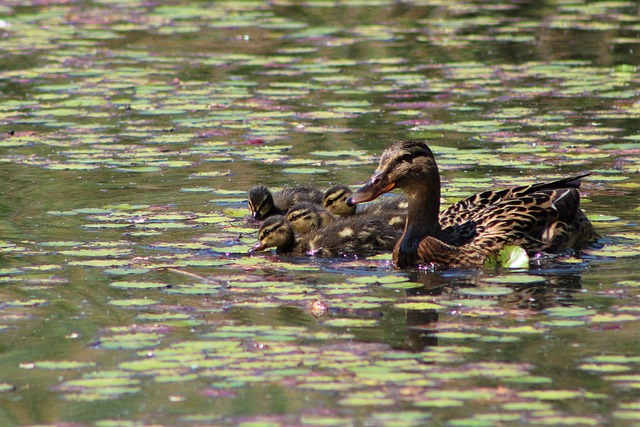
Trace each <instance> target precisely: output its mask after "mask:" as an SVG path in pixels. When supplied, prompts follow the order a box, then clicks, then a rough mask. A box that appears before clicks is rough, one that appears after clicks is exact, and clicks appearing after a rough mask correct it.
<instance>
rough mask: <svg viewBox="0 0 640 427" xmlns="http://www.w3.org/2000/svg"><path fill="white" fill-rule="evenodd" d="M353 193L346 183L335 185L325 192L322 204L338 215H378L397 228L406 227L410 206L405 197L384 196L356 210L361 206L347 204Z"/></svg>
mask: <svg viewBox="0 0 640 427" xmlns="http://www.w3.org/2000/svg"><path fill="white" fill-rule="evenodd" d="M352 194H353V191H351V189H350V188H349V187H347V186H346V185H335V186H333V187H331V188H330V189H328V190H327V191H326V192H325V193H324V198H323V199H322V204H323V205H324V207H325V208H326V209H327V210H328V211H329V212H331V213H332V214H334V215H337V216H342V217H346V216H350V215H363V216H370V217H377V218H379V219H380V220H382V221H385V222H387V223H388V224H389V225H391V226H393V227H395V228H399V229H403V228H404V222H405V220H406V218H407V207H408V206H409V205H408V203H407V199H406V198H405V197H402V196H394V197H384V198H382V199H379V200H377V201H376V203H370V204H368V205H363V206H362V208H361V209H358V210H357V211H356V208H357V207H358V208H359V207H360V206H356V205H353V206H349V205H348V204H347V200H348V199H349V197H351V195H352Z"/></svg>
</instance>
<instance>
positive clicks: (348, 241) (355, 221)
mask: <svg viewBox="0 0 640 427" xmlns="http://www.w3.org/2000/svg"><path fill="white" fill-rule="evenodd" d="M399 237H400V232H399V231H397V230H394V229H393V228H392V227H390V226H389V225H388V224H385V223H384V222H381V221H380V220H377V219H373V218H358V217H349V218H345V219H340V220H336V221H334V222H333V223H331V224H329V225H328V226H326V227H325V228H323V229H320V230H314V231H311V232H309V233H307V234H305V235H302V236H298V238H296V237H295V234H294V231H293V227H291V224H290V223H289V221H287V219H286V218H285V217H284V216H282V215H273V216H270V217H269V218H267V219H266V220H265V221H264V222H263V223H262V225H261V226H260V230H259V231H258V242H257V243H256V244H255V245H254V246H253V247H252V248H251V249H250V250H249V252H255V251H262V250H265V249H267V248H270V247H275V248H276V253H278V254H286V253H294V254H307V255H318V256H339V255H344V256H348V255H369V254H374V253H378V252H381V251H385V250H390V249H391V248H393V245H394V243H395V241H396V240H397V239H398V238H399Z"/></svg>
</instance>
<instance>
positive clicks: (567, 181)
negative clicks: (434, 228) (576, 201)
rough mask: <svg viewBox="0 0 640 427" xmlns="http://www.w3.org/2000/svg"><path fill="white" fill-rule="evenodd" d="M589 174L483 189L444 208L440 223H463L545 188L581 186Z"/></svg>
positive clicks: (446, 224)
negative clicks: (501, 203) (495, 206)
mask: <svg viewBox="0 0 640 427" xmlns="http://www.w3.org/2000/svg"><path fill="white" fill-rule="evenodd" d="M588 175H591V174H590V173H585V174H582V175H577V176H574V177H570V178H564V179H559V180H556V181H550V182H541V183H537V184H532V185H523V186H520V187H514V188H506V189H503V190H495V191H483V192H482V193H478V194H474V195H473V196H470V197H468V198H466V199H464V200H461V201H459V202H457V203H454V204H453V205H451V206H449V207H448V208H447V209H445V210H443V211H442V212H441V213H440V215H439V219H440V224H441V225H442V227H450V226H454V225H458V224H462V223H464V222H466V221H468V220H469V219H471V218H472V217H474V216H475V215H477V214H478V213H482V212H483V211H484V210H486V209H488V208H489V207H490V206H492V205H495V204H498V203H500V202H502V201H503V200H508V199H517V198H519V197H523V196H526V195H528V194H531V193H535V192H539V191H544V190H553V189H561V188H579V187H580V179H581V178H584V177H585V176H588Z"/></svg>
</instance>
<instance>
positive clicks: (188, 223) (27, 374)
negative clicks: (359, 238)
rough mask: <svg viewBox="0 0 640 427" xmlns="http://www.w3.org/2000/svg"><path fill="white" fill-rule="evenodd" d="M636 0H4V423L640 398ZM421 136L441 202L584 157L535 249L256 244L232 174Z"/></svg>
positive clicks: (324, 173)
mask: <svg viewBox="0 0 640 427" xmlns="http://www.w3.org/2000/svg"><path fill="white" fill-rule="evenodd" d="M639 33H640V20H639V19H638V16H637V6H636V5H635V4H634V3H632V2H625V1H607V2H591V3H587V4H582V3H567V2H560V3H558V2H518V3H512V2H503V3H500V2H493V4H491V5H488V4H484V3H482V4H481V3H471V4H469V2H466V1H447V2H440V1H410V2H402V3H398V2H386V1H378V2H366V4H365V2H358V1H344V2H338V3H336V2H323V1H312V2H289V1H274V2H268V3H263V2H215V3H209V2H192V3H187V4H183V3H180V2H173V3H172V2H169V3H167V2H153V1H152V2H148V1H145V2H142V1H140V2H136V1H134V2H118V1H90V2H73V1H71V2H56V1H46V2H41V1H32V2H24V1H20V2H17V1H9V2H8V3H7V2H5V3H4V5H3V6H0V34H1V35H2V46H3V48H2V51H1V52H0V58H1V61H0V88H1V90H0V123H1V124H2V129H3V132H2V134H3V136H2V137H1V138H0V161H1V162H2V168H0V174H1V176H0V179H1V181H2V182H3V183H4V185H3V186H2V188H3V190H2V201H1V202H0V212H1V213H2V215H0V216H1V219H0V230H1V231H2V239H3V240H2V242H0V243H1V245H0V250H1V251H2V258H1V260H2V266H1V267H0V280H2V286H0V307H2V312H1V314H0V337H1V338H2V339H1V342H2V344H1V345H0V421H1V424H2V425H8V426H10V425H43V424H44V425H62V424H64V423H69V424H73V425H97V426H112V425H114V426H115V425H118V426H121V425H166V426H173V425H185V426H197V425H245V426H250V425H251V426H255V425H260V426H289V425H338V426H351V425H372V426H393V425H403V426H407V425H426V424H429V423H431V424H433V425H451V426H467V425H469V426H484V425H496V424H501V425H526V424H531V425H636V424H637V423H638V422H639V421H640V417H639V416H638V413H640V411H638V409H639V408H640V398H639V397H638V392H637V390H638V388H639V387H640V381H639V379H640V347H639V344H638V339H637V337H638V335H639V333H640V322H639V319H640V305H639V303H638V301H639V300H638V297H639V295H640V292H639V291H638V289H639V285H640V274H639V273H638V269H637V266H636V265H637V262H638V259H639V256H640V234H638V212H639V210H640V203H639V194H640V190H639V188H640V180H639V178H638V171H639V170H640V165H639V162H638V158H639V156H638V154H639V152H640V146H639V145H638V139H639V137H638V135H637V132H638V121H637V116H638V114H639V113H640V95H639V93H640V92H639V86H640V85H639V81H640V79H639V78H638V70H637V67H638V62H639V60H638V58H639V57H638V55H637V52H638V49H640V34H639ZM408 137H411V138H424V139H427V140H428V141H429V143H430V145H431V147H432V149H433V151H434V152H435V154H436V156H437V159H438V163H439V166H440V169H441V172H442V180H443V186H444V189H443V197H444V201H443V202H444V203H451V202H454V201H456V200H458V199H459V198H462V197H466V196H467V195H469V194H473V193H475V192H478V191H482V190H484V189H486V188H492V187H504V186H510V185H516V184H522V183H530V182H533V181H535V180H545V179H554V178H557V177H560V176H565V175H570V174H577V173H581V172H584V171H592V172H594V174H593V175H592V176H590V177H589V178H587V179H586V180H585V181H584V183H583V186H582V189H581V191H582V193H583V196H584V203H583V205H582V207H583V209H584V210H585V212H586V213H587V215H588V216H589V217H590V218H591V219H592V220H593V221H594V224H595V226H596V228H597V231H598V232H599V234H600V236H601V238H600V240H599V244H598V245H596V246H594V247H593V248H590V249H589V250H588V251H585V253H583V254H579V255H577V256H571V257H565V258H562V259H558V260H542V261H540V262H534V263H532V266H531V269H529V270H527V271H502V270H498V271H493V270H481V271H477V270H471V271H466V270H445V271H438V272H432V271H396V270H394V269H393V267H392V266H391V265H390V262H389V259H390V256H389V254H383V255H382V256H378V257H372V258H368V259H338V260H335V259H313V258H307V257H281V256H275V255H273V254H259V255H253V256H249V255H247V254H246V251H247V249H248V248H249V247H250V246H251V244H252V243H253V242H254V241H255V238H256V230H255V228H254V227H253V226H252V225H251V224H249V223H247V222H246V221H245V220H244V216H245V215H246V214H247V211H246V208H245V194H246V191H247V189H248V188H250V187H251V186H253V185H255V184H258V183H263V184H265V185H269V186H271V187H274V188H277V187H282V186H284V185H297V184H313V185H315V186H318V187H320V188H328V187H329V186H331V185H333V184H335V183H344V184H348V185H350V186H352V187H356V186H358V185H359V184H360V183H362V182H363V181H364V180H365V179H367V178H368V177H369V176H370V174H371V173H372V171H373V170H374V169H375V166H376V162H377V156H378V155H379V154H380V152H381V151H382V150H383V149H384V148H385V147H386V146H387V145H388V144H389V143H390V142H391V141H393V140H396V139H401V138H408Z"/></svg>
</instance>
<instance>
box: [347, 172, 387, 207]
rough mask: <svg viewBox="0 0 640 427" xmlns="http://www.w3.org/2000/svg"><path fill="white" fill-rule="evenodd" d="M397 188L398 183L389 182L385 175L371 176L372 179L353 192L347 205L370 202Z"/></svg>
mask: <svg viewBox="0 0 640 427" xmlns="http://www.w3.org/2000/svg"><path fill="white" fill-rule="evenodd" d="M394 188H396V184H395V183H393V182H389V181H388V180H387V179H385V177H384V176H381V175H380V174H376V175H374V176H372V177H371V180H370V181H369V182H367V183H366V184H365V185H364V186H362V188H360V189H359V190H358V191H356V192H355V193H353V194H352V195H351V197H349V199H348V200H347V205H349V206H353V205H356V204H358V203H364V202H370V201H371V200H373V199H375V198H377V197H379V196H381V195H383V194H384V193H388V192H389V191H391V190H393V189H394Z"/></svg>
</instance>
